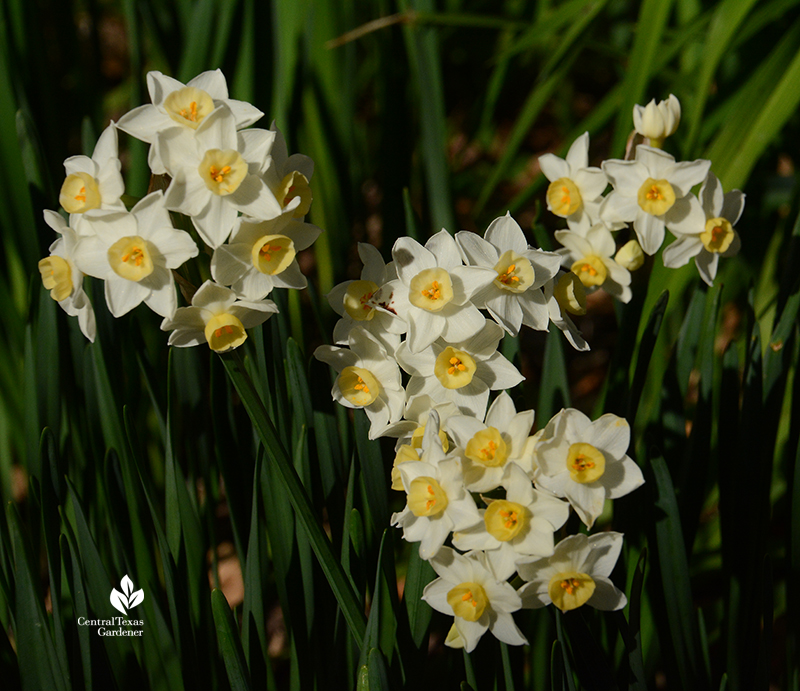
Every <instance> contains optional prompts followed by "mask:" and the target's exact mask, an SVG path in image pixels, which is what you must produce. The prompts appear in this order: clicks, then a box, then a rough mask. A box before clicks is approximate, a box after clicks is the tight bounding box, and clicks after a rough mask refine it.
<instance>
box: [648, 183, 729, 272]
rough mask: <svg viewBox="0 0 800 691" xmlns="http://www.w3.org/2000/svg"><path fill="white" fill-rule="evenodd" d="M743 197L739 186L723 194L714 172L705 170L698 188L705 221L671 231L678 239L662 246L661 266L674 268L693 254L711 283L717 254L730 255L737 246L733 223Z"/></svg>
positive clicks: (716, 262) (698, 268)
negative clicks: (682, 229)
mask: <svg viewBox="0 0 800 691" xmlns="http://www.w3.org/2000/svg"><path fill="white" fill-rule="evenodd" d="M744 197H745V195H744V194H742V193H741V192H740V191H739V190H733V191H731V192H726V193H725V194H723V193H722V184H721V183H720V181H719V180H718V179H717V176H716V175H714V174H713V173H709V174H708V177H707V178H706V180H705V182H704V183H703V186H702V187H701V188H700V205H701V206H702V208H703V214H704V215H705V223H703V224H702V225H700V226H697V227H696V228H692V229H691V230H690V229H688V228H684V231H685V232H683V233H678V232H675V231H673V232H674V233H675V235H677V237H678V239H677V240H676V241H675V242H673V243H672V244H671V245H670V246H669V247H667V248H666V249H665V250H664V255H663V256H664V266H667V267H669V268H670V269H677V268H678V267H681V266H683V265H684V264H686V262H688V261H689V260H690V259H691V258H692V257H694V263H695V265H696V266H697V270H698V271H699V272H700V278H702V279H703V280H704V281H705V282H706V283H707V284H708V285H712V284H713V282H714V277H715V276H716V275H717V265H718V263H719V258H720V257H721V256H722V257H732V256H733V255H735V254H737V253H738V252H739V249H740V248H741V240H740V239H739V233H737V232H736V231H735V230H734V228H733V226H735V225H736V223H737V221H738V220H739V217H740V216H741V215H742V211H743V210H744Z"/></svg>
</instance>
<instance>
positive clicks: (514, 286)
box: [494, 250, 534, 293]
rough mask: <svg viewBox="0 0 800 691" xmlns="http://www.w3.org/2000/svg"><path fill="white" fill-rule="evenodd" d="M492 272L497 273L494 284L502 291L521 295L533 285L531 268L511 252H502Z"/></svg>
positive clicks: (529, 264) (522, 258)
mask: <svg viewBox="0 0 800 691" xmlns="http://www.w3.org/2000/svg"><path fill="white" fill-rule="evenodd" d="M494 270H495V271H496V272H497V278H495V279H494V284H495V285H496V286H497V287H498V288H502V289H503V290H508V291H510V292H512V293H522V292H524V291H526V290H527V289H528V288H529V287H530V286H531V285H532V284H533V279H534V271H533V266H531V263H530V262H529V261H528V260H527V259H525V257H521V256H520V255H518V254H517V253H516V252H514V251H513V250H507V251H506V252H503V255H502V256H501V257H500V259H499V261H498V262H497V264H495V266H494Z"/></svg>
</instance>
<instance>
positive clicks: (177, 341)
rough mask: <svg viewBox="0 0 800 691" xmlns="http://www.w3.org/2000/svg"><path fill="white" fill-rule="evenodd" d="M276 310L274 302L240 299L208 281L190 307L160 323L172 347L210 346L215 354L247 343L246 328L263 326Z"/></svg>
mask: <svg viewBox="0 0 800 691" xmlns="http://www.w3.org/2000/svg"><path fill="white" fill-rule="evenodd" d="M277 311H278V308H277V307H276V306H275V303H274V302H272V301H271V300H257V301H254V300H237V299H236V293H234V292H233V291H232V290H231V289H230V288H225V287H224V286H220V285H217V284H216V283H213V282H212V281H206V282H205V283H203V285H201V286H200V287H199V288H198V289H197V292H196V293H195V294H194V297H193V298H192V305H191V307H179V308H178V309H177V310H176V311H175V314H174V315H173V316H172V317H171V318H170V317H167V318H166V319H165V320H164V321H163V322H161V330H162V331H171V332H172V333H171V334H170V335H169V345H171V346H176V347H178V348H187V347H190V346H196V345H200V344H201V343H208V347H209V348H211V350H213V351H214V352H217V353H225V352H227V351H229V350H233V349H234V348H238V347H239V346H240V345H242V343H244V342H245V341H246V340H247V332H246V329H252V328H253V327H255V326H258V325H259V324H263V323H264V322H265V321H267V319H269V318H270V317H271V316H272V315H273V314H275V313H276V312H277Z"/></svg>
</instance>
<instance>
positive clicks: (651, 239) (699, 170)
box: [600, 145, 711, 255]
mask: <svg viewBox="0 0 800 691" xmlns="http://www.w3.org/2000/svg"><path fill="white" fill-rule="evenodd" d="M710 165H711V161H706V160H698V161H682V162H680V163H676V162H675V159H674V158H673V157H672V156H670V155H669V154H668V153H666V152H664V151H661V150H659V149H654V148H653V147H650V146H644V145H639V146H637V147H636V159H635V160H633V161H618V160H609V161H604V162H603V170H604V171H605V173H606V175H608V179H609V181H610V182H611V184H612V185H613V186H614V190H613V191H612V192H611V193H610V194H609V195H608V196H607V197H606V198H605V199H604V200H603V203H602V204H601V205H600V216H601V218H602V219H603V221H604V222H606V223H609V222H615V221H624V222H626V223H631V222H632V223H633V229H634V230H635V231H636V237H637V239H638V240H639V244H640V245H641V246H642V249H643V250H644V252H645V253H646V254H651V255H652V254H655V253H656V252H657V251H658V248H659V247H661V243H662V242H663V241H664V226H665V225H666V227H667V228H669V229H670V230H671V231H672V232H673V233H676V234H680V233H686V232H691V229H692V228H694V227H697V225H699V224H701V223H702V218H703V210H702V209H701V208H700V202H698V201H697V198H696V197H695V196H694V195H692V194H691V189H692V187H693V186H694V185H698V184H700V183H701V182H702V181H703V180H704V179H705V177H706V174H707V173H708V168H709V166H710Z"/></svg>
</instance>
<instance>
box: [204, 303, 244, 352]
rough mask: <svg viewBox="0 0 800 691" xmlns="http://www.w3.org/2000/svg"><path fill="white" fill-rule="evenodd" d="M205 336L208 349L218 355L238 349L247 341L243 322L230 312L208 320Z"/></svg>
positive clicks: (216, 315)
mask: <svg viewBox="0 0 800 691" xmlns="http://www.w3.org/2000/svg"><path fill="white" fill-rule="evenodd" d="M205 336H206V340H207V341H208V347H209V348H211V350H213V351H214V352H217V353H224V352H226V351H228V350H233V349H234V348H238V347H239V346H240V345H242V343H244V342H245V341H246V340H247V332H246V331H245V330H244V325H243V324H242V322H241V321H239V319H238V317H235V316H234V315H232V314H229V313H228V312H223V313H222V314H215V315H214V316H213V317H211V319H209V320H208V323H207V324H206V328H205Z"/></svg>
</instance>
